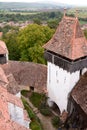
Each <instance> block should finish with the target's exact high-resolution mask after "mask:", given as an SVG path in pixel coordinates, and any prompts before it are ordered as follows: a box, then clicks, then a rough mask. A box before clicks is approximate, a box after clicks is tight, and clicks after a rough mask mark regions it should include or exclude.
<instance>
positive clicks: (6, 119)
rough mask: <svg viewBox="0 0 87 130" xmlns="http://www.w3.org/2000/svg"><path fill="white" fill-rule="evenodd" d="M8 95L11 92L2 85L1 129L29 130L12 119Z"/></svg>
mask: <svg viewBox="0 0 87 130" xmlns="http://www.w3.org/2000/svg"><path fill="white" fill-rule="evenodd" d="M8 95H9V93H7V90H6V88H4V87H2V86H1V85H0V130H19V129H20V130H29V129H27V128H25V127H24V126H21V125H20V124H18V123H16V122H14V121H12V120H11V119H10V115H9V112H8V98H7V97H8ZM9 99H10V98H9Z"/></svg>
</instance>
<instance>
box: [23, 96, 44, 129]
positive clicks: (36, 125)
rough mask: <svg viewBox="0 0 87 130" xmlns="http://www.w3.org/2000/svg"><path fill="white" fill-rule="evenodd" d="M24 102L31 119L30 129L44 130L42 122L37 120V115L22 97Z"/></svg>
mask: <svg viewBox="0 0 87 130" xmlns="http://www.w3.org/2000/svg"><path fill="white" fill-rule="evenodd" d="M22 102H23V104H24V108H25V109H26V110H27V112H28V115H29V118H30V119H31V123H30V128H31V129H32V130H43V128H42V124H41V123H40V120H39V119H38V118H37V116H36V115H35V113H34V112H33V111H32V109H31V108H30V106H29V104H28V103H27V101H26V100H25V99H24V98H23V97H22Z"/></svg>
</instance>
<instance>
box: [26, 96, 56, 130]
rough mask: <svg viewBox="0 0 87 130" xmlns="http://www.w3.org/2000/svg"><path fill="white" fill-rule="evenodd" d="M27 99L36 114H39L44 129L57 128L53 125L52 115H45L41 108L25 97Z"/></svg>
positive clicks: (52, 129)
mask: <svg viewBox="0 0 87 130" xmlns="http://www.w3.org/2000/svg"><path fill="white" fill-rule="evenodd" d="M23 98H25V97H23ZM25 99H26V100H27V102H28V103H29V105H30V107H31V108H32V109H33V111H34V112H35V114H36V115H37V117H38V118H39V119H40V121H41V123H42V125H43V129H44V130H57V129H56V128H54V127H53V125H52V123H51V118H50V117H46V116H43V115H42V114H41V113H40V112H39V110H38V109H37V108H36V107H34V105H33V104H32V103H31V102H30V100H29V99H28V98H25Z"/></svg>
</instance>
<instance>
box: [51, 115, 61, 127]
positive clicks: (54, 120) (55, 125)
mask: <svg viewBox="0 0 87 130" xmlns="http://www.w3.org/2000/svg"><path fill="white" fill-rule="evenodd" d="M52 124H53V126H54V127H56V128H58V127H59V124H60V118H59V117H58V116H55V117H53V118H52Z"/></svg>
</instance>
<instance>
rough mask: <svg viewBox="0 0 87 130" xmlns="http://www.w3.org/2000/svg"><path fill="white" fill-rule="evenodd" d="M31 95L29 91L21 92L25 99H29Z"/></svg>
mask: <svg viewBox="0 0 87 130" xmlns="http://www.w3.org/2000/svg"><path fill="white" fill-rule="evenodd" d="M29 93H30V91H29V90H22V91H21V94H22V95H23V96H25V97H28V95H29Z"/></svg>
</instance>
